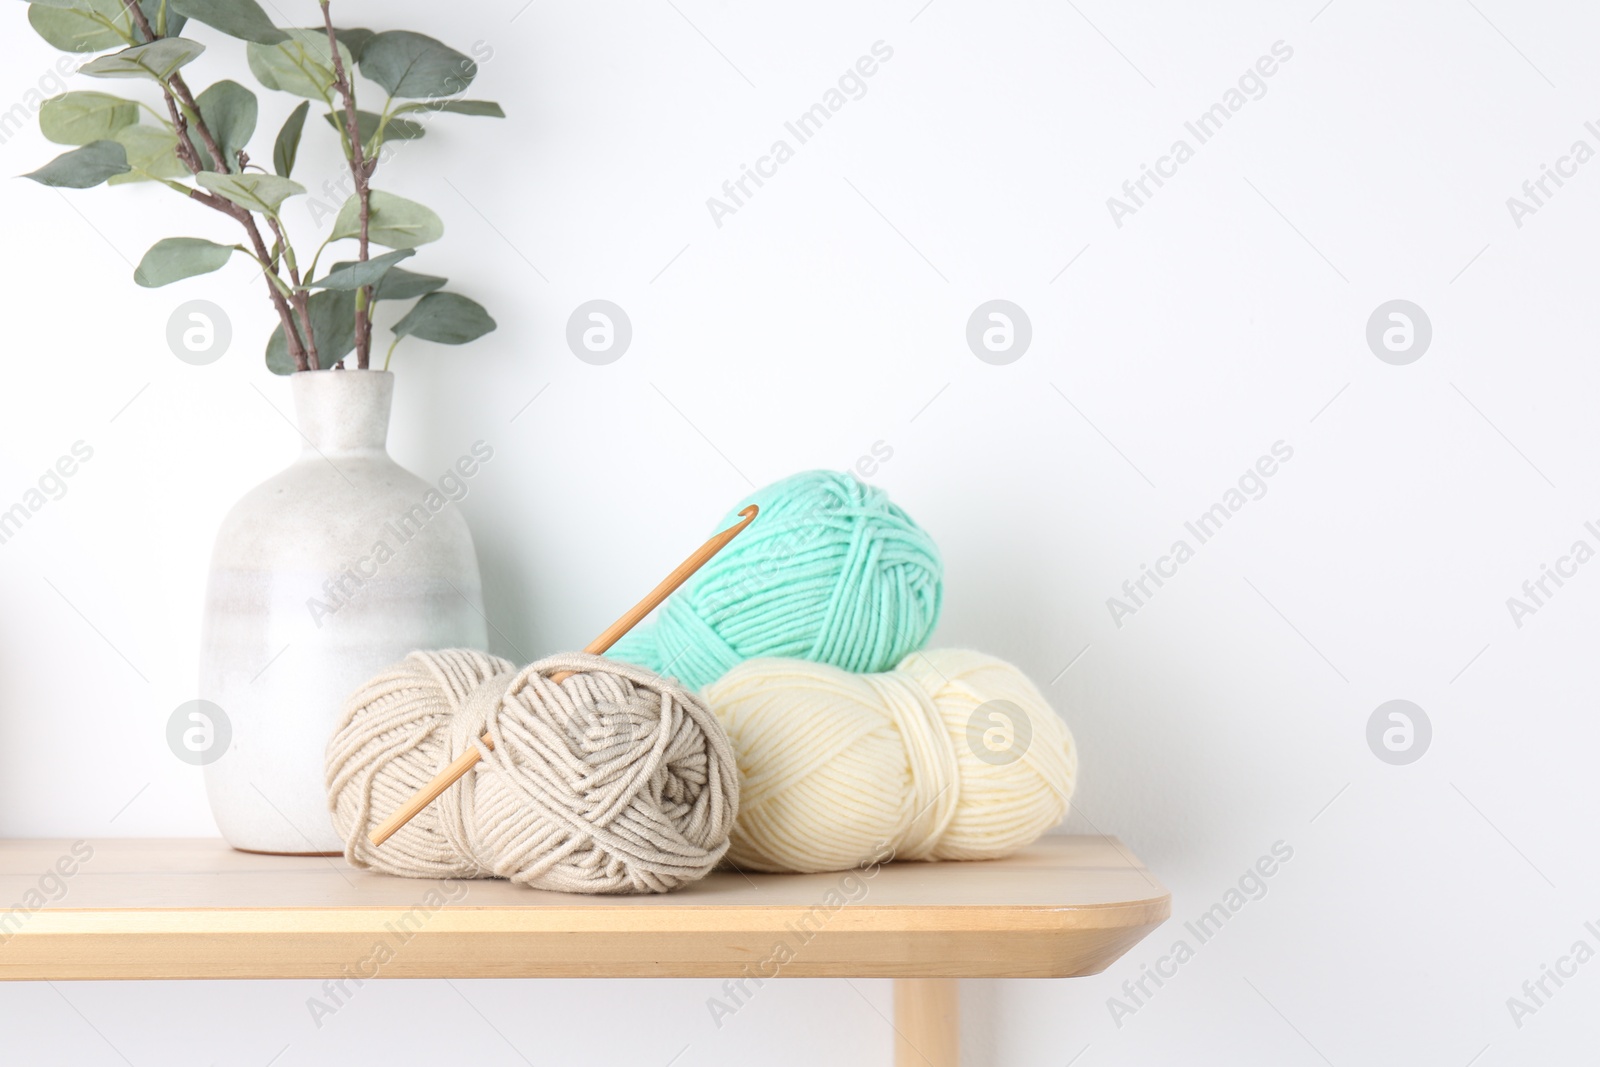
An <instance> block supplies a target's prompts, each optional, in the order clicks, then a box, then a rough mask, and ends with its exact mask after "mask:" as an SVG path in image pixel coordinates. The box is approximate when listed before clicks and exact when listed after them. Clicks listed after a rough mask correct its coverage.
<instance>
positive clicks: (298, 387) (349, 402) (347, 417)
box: [289, 370, 394, 455]
mask: <svg viewBox="0 0 1600 1067" xmlns="http://www.w3.org/2000/svg"><path fill="white" fill-rule="evenodd" d="M289 381H290V385H291V387H292V388H293V390H294V408H295V414H296V416H297V418H298V421H299V423H300V432H301V433H302V434H304V435H305V439H306V449H307V450H308V451H309V450H312V449H314V450H316V451H317V452H320V453H322V454H323V455H337V454H340V453H346V454H348V453H353V452H382V451H383V450H384V443H385V442H386V441H387V440H388V437H389V406H390V404H391V402H392V401H393V400H394V375H392V374H390V373H389V372H388V371H373V370H312V371H299V372H298V373H296V374H294V375H292V376H291V377H290V379H289Z"/></svg>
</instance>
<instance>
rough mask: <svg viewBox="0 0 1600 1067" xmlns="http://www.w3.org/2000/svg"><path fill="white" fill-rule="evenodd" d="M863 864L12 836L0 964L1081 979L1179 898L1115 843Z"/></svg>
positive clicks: (462, 974) (241, 973)
mask: <svg viewBox="0 0 1600 1067" xmlns="http://www.w3.org/2000/svg"><path fill="white" fill-rule="evenodd" d="M89 849H92V854H90V855H88V857H87V858H86V859H85V858H83V856H84V853H85V852H86V851H87V850H89ZM58 864H59V867H58ZM69 870H70V871H71V873H70V874H65V873H62V872H66V871H69ZM868 873H869V872H850V873H847V874H816V875H763V874H752V875H748V876H746V875H743V874H740V873H737V872H718V873H716V874H713V875H712V876H711V877H709V878H707V879H705V880H704V881H702V882H699V883H697V884H695V885H693V886H690V887H688V888H686V889H684V890H681V891H679V892H676V893H670V894H666V895H661V896H650V897H583V896H569V895H566V894H561V893H544V892H538V891H532V890H526V889H521V888H518V887H515V886H512V885H510V884H508V883H506V882H501V881H476V882H456V883H441V882H426V881H413V880H410V879H404V878H390V877H386V876H383V875H378V874H372V873H370V872H365V871H357V870H353V869H351V868H350V867H348V866H347V865H346V864H345V863H344V861H343V860H342V859H339V858H333V859H325V858H316V857H276V856H259V855H251V854H247V853H243V852H235V851H233V850H231V849H229V848H228V847H227V846H226V845H224V844H223V843H222V842H220V841H211V840H103V841H89V842H86V843H78V844H77V853H76V854H74V851H73V842H70V841H54V840H13V841H0V978H3V979H26V980H40V979H52V980H55V979H107V978H325V977H341V976H354V977H361V978H370V977H376V976H379V975H381V976H382V977H385V978H391V977H392V978H547V977H581V978H601V977H662V978H673V977H678V978H690V977H724V976H734V977H737V976H740V975H741V974H743V975H750V974H756V975H760V976H764V977H773V976H774V973H773V972H774V970H775V969H776V972H777V973H779V974H781V975H782V976H784V977H797V978H819V977H897V978H911V977H921V978H936V977H995V978H1044V977H1069V976H1073V975H1083V974H1094V973H1096V972H1098V971H1100V970H1103V969H1104V968H1105V967H1106V966H1108V965H1109V964H1110V963H1111V962H1112V961H1114V960H1115V959H1117V957H1119V956H1121V955H1122V954H1123V953H1124V952H1126V951H1127V950H1128V949H1129V948H1130V947H1132V946H1133V945H1135V944H1136V943H1138V941H1139V940H1140V939H1141V938H1143V937H1144V936H1145V934H1147V933H1149V932H1150V931H1151V930H1153V929H1154V928H1155V927H1156V926H1157V925H1159V924H1160V923H1161V922H1162V921H1163V920H1164V919H1166V918H1167V916H1168V914H1169V912H1170V897H1169V896H1168V893H1167V891H1166V890H1165V889H1164V888H1162V886H1161V885H1160V884H1159V883H1158V882H1157V881H1156V880H1155V879H1154V878H1153V877H1151V875H1150V873H1149V872H1148V871H1146V870H1145V868H1144V866H1143V865H1142V864H1141V863H1140V862H1139V861H1138V860H1136V859H1135V858H1134V857H1133V856H1132V855H1131V854H1130V853H1129V852H1128V851H1127V849H1126V848H1124V847H1123V846H1122V845H1121V844H1120V843H1119V842H1117V841H1116V840H1115V839H1112V838H1101V837H1052V838H1046V839H1044V840H1043V841H1041V842H1039V843H1038V844H1037V845H1035V846H1033V847H1032V848H1030V849H1028V850H1026V851H1024V852H1022V853H1020V854H1018V855H1016V856H1013V857H1012V858H1010V859H1006V860H997V861H993V862H987V863H940V864H931V863H897V864H890V865H888V866H884V867H882V868H880V869H878V870H877V871H876V873H875V874H873V875H872V876H871V877H868ZM52 897H53V898H54V899H50V898H52ZM6 909H10V910H6ZM785 950H787V953H788V954H789V955H791V957H792V958H789V959H787V960H784V959H781V958H780V957H783V956H784V955H785Z"/></svg>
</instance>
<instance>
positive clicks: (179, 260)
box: [133, 237, 233, 289]
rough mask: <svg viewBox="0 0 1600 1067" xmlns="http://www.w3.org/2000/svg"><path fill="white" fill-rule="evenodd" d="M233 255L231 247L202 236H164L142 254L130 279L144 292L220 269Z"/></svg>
mask: <svg viewBox="0 0 1600 1067" xmlns="http://www.w3.org/2000/svg"><path fill="white" fill-rule="evenodd" d="M232 255H233V248H232V247H231V246H229V245H219V244H217V243H216V242H215V241H207V240H205V239H204V238H202V237H164V238H162V239H161V240H159V241H157V242H156V243H155V244H153V245H151V246H150V251H148V252H146V253H145V254H144V258H143V259H141V260H140V261H139V266H138V267H137V268H136V269H135V270H134V272H133V280H134V281H135V282H137V283H138V284H139V285H142V286H144V287H145V288H146V289H156V288H159V287H160V286H163V285H170V284H172V283H173V282H175V281H179V280H180V279H183V278H192V277H194V276H195V275H197V274H210V273H211V272H212V271H214V270H221V269H222V267H223V265H224V264H226V263H227V262H228V258H229V257H230V256H232Z"/></svg>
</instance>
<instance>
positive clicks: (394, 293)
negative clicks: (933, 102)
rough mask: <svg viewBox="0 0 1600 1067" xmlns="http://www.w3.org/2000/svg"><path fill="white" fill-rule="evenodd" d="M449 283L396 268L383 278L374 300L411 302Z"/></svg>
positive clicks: (441, 279) (433, 276) (402, 268)
mask: <svg viewBox="0 0 1600 1067" xmlns="http://www.w3.org/2000/svg"><path fill="white" fill-rule="evenodd" d="M346 265H347V264H343V263H335V264H334V265H333V268H334V270H338V269H339V268H340V267H342V266H346ZM447 281H449V279H448V278H441V277H439V276H438V275H437V274H418V273H416V272H415V271H409V270H406V269H405V268H404V267H395V268H393V269H391V270H390V271H389V272H388V273H387V274H385V275H384V276H383V280H382V281H380V282H379V283H378V285H377V288H375V289H374V290H373V291H372V299H373V300H410V299H411V298H412V297H416V296H422V295H423V294H424V293H431V292H433V291H434V290H435V289H438V288H440V287H442V286H443V285H444V283H445V282H447Z"/></svg>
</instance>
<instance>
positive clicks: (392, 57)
mask: <svg viewBox="0 0 1600 1067" xmlns="http://www.w3.org/2000/svg"><path fill="white" fill-rule="evenodd" d="M361 73H362V74H365V75H366V76H367V77H369V78H371V79H372V80H373V81H375V82H377V83H378V84H379V85H381V86H383V87H384V88H385V89H387V90H388V91H389V95H390V96H398V97H402V98H405V99H410V100H415V99H418V98H425V97H431V96H454V95H455V94H456V93H459V92H462V91H464V90H465V89H466V88H467V86H469V85H471V84H472V79H473V78H476V77H477V76H478V65H477V64H476V63H474V62H473V61H472V60H471V59H468V58H467V57H466V56H464V55H462V54H461V53H460V52H457V51H456V50H455V49H454V48H451V47H450V46H449V45H446V44H443V43H441V42H439V41H436V40H434V39H433V38H432V37H426V36H424V35H422V34H420V33H412V32H411V31H409V30H386V31H384V32H383V33H378V34H374V35H373V36H372V39H371V40H370V41H368V42H367V44H366V47H365V48H363V49H362V50H361Z"/></svg>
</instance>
